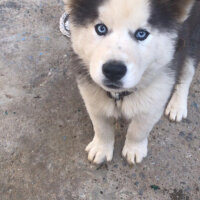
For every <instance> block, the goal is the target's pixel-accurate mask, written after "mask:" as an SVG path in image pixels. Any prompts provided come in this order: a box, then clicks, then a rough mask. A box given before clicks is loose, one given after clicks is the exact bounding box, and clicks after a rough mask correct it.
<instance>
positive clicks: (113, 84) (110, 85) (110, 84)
mask: <svg viewBox="0 0 200 200" xmlns="http://www.w3.org/2000/svg"><path fill="white" fill-rule="evenodd" d="M104 85H105V86H106V87H107V88H109V89H115V90H118V89H122V83H121V82H111V81H108V80H105V81H104Z"/></svg>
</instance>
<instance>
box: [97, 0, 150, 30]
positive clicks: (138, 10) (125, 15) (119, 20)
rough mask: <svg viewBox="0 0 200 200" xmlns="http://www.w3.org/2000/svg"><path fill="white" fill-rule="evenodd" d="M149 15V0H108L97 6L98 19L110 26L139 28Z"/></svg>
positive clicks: (143, 24) (146, 21)
mask: <svg viewBox="0 0 200 200" xmlns="http://www.w3.org/2000/svg"><path fill="white" fill-rule="evenodd" d="M150 15H151V7H150V1H149V0H108V1H106V2H105V3H104V4H103V5H101V6H100V7H99V20H100V21H102V22H103V23H105V24H106V25H107V26H110V27H112V28H116V27H125V26H128V27H127V28H139V27H142V26H145V25H146V24H147V23H148V19H149V18H150Z"/></svg>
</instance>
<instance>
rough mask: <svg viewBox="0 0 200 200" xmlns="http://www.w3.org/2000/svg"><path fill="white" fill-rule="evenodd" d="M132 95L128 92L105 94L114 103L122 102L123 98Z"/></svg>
mask: <svg viewBox="0 0 200 200" xmlns="http://www.w3.org/2000/svg"><path fill="white" fill-rule="evenodd" d="M132 93H133V92H128V91H124V92H107V95H108V97H110V98H111V99H114V100H115V101H122V100H123V99H124V97H126V96H129V95H130V94H132Z"/></svg>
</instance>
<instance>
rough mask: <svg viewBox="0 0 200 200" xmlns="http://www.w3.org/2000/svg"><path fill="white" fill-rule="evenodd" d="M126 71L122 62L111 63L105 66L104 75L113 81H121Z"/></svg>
mask: <svg viewBox="0 0 200 200" xmlns="http://www.w3.org/2000/svg"><path fill="white" fill-rule="evenodd" d="M126 71H127V68H126V66H125V65H124V64H123V63H122V62H120V61H109V62H107V63H105V64H104V65H103V74H104V75H105V77H106V78H108V79H109V80H111V81H119V80H120V79H121V78H122V77H123V76H124V75H125V74H126Z"/></svg>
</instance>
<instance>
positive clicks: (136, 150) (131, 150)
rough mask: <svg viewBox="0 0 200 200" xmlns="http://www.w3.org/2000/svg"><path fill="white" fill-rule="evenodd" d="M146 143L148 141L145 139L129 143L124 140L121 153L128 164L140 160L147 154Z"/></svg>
mask: <svg viewBox="0 0 200 200" xmlns="http://www.w3.org/2000/svg"><path fill="white" fill-rule="evenodd" d="M147 144H148V141H147V139H145V140H144V141H142V142H141V143H129V142H126V144H125V146H124V148H123V151H122V155H123V156H124V157H125V158H126V160H127V161H128V163H129V164H130V165H132V164H134V163H135V162H136V163H140V162H142V160H143V158H145V157H146V156H147Z"/></svg>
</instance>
